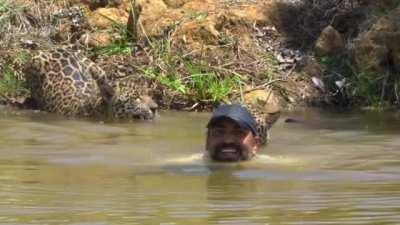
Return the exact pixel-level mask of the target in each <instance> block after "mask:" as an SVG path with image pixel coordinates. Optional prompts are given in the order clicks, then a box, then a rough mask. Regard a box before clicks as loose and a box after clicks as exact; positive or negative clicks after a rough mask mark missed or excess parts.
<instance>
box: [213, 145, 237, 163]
mask: <svg viewBox="0 0 400 225" xmlns="http://www.w3.org/2000/svg"><path fill="white" fill-rule="evenodd" d="M213 158H214V160H216V161H226V162H231V161H239V160H240V158H241V151H240V149H239V148H235V147H222V148H219V149H217V151H216V152H215V155H214V157H213Z"/></svg>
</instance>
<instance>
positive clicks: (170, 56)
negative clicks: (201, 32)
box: [140, 40, 242, 104]
mask: <svg viewBox="0 0 400 225" xmlns="http://www.w3.org/2000/svg"><path fill="white" fill-rule="evenodd" d="M151 46H152V47H151V49H150V51H149V52H148V54H149V55H152V56H154V57H155V60H154V62H153V63H152V64H151V65H143V66H142V67H141V68H140V71H142V72H143V74H144V75H145V76H148V77H150V78H153V79H155V80H156V81H158V82H159V83H161V84H162V85H164V86H166V87H167V88H168V89H170V90H171V91H173V92H178V93H179V94H181V95H183V96H184V97H185V98H187V99H188V100H189V101H193V102H200V103H212V104H214V103H217V102H221V101H227V100H228V97H229V95H230V94H231V92H232V91H233V90H234V89H237V88H238V87H239V86H240V85H241V84H242V81H241V78H240V76H239V75H237V74H224V73H222V72H220V71H219V70H218V69H217V68H214V67H212V66H210V65H208V64H206V63H205V62H203V61H201V60H196V59H190V60H188V59H185V57H183V56H180V55H179V54H178V53H175V52H174V51H172V50H171V42H170V41H168V40H157V41H153V42H152V44H151Z"/></svg>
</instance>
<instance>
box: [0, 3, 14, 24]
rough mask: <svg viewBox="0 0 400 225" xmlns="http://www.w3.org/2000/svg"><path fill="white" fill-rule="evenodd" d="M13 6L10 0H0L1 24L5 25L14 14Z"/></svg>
mask: <svg viewBox="0 0 400 225" xmlns="http://www.w3.org/2000/svg"><path fill="white" fill-rule="evenodd" d="M13 8H14V7H13V6H12V5H11V3H10V2H9V1H8V0H0V25H4V24H5V23H7V22H8V21H10V19H11V18H12V17H13V15H14V10H13Z"/></svg>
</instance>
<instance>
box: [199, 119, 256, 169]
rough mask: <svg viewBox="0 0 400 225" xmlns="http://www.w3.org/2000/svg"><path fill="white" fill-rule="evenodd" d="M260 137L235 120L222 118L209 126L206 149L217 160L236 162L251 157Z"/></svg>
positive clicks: (254, 152)
mask: <svg viewBox="0 0 400 225" xmlns="http://www.w3.org/2000/svg"><path fill="white" fill-rule="evenodd" d="M259 147H260V139H259V137H258V136H255V135H254V134H253V133H252V132H251V131H250V130H248V129H243V128H241V127H240V126H239V124H237V123H236V122H235V121H233V120H231V119H228V118H222V119H220V120H218V121H216V122H214V123H213V124H211V125H210V126H209V127H208V131H207V141H206V150H207V151H208V153H209V156H210V157H211V159H213V160H215V161H224V162H234V161H242V160H248V159H251V158H252V157H253V156H255V154H256V153H257V151H258V149H259Z"/></svg>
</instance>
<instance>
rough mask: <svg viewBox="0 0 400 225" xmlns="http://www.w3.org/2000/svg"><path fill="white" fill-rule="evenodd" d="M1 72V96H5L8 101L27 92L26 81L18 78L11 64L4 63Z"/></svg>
mask: <svg viewBox="0 0 400 225" xmlns="http://www.w3.org/2000/svg"><path fill="white" fill-rule="evenodd" d="M1 72H2V74H0V75H1V79H0V96H1V97H2V98H5V100H6V101H8V100H10V99H15V98H17V97H19V96H20V95H21V94H24V93H26V92H27V89H26V88H25V82H24V81H23V80H20V79H18V76H17V74H16V72H15V71H14V70H13V69H12V67H11V66H10V65H7V64H6V65H4V67H3V70H2V71H1Z"/></svg>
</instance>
